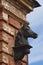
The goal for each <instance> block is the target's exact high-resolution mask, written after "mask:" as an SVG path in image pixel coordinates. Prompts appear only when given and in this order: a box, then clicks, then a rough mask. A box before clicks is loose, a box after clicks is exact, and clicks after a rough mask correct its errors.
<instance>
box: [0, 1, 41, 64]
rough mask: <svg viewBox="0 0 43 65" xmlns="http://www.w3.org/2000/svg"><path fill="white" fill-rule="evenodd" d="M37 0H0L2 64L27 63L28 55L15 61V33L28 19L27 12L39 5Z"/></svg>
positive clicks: (0, 61)
mask: <svg viewBox="0 0 43 65" xmlns="http://www.w3.org/2000/svg"><path fill="white" fill-rule="evenodd" d="M39 6H40V4H39V3H38V2H37V1H36V0H0V65H27V64H28V55H26V56H25V57H24V58H23V60H22V61H19V62H15V61H14V59H13V56H12V55H13V50H12V47H13V46H14V40H15V35H16V33H17V32H18V29H19V28H20V27H21V26H22V25H23V24H29V23H28V22H27V21H26V14H28V13H30V12H31V11H33V9H34V8H36V7H39Z"/></svg>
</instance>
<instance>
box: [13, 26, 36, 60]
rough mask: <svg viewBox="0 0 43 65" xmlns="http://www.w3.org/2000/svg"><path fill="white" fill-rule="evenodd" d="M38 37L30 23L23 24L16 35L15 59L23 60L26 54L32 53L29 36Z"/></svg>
mask: <svg viewBox="0 0 43 65" xmlns="http://www.w3.org/2000/svg"><path fill="white" fill-rule="evenodd" d="M29 37H31V38H34V39H35V38H37V34H36V33H35V32H33V31H32V30H31V28H30V27H29V26H28V25H23V27H21V28H20V29H19V31H18V33H17V35H16V38H15V45H14V46H15V47H13V49H14V59H15V60H16V61H18V60H22V59H23V57H24V56H25V55H26V54H29V53H30V48H32V46H31V45H29V43H28V38H29Z"/></svg>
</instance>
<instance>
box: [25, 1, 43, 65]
mask: <svg viewBox="0 0 43 65" xmlns="http://www.w3.org/2000/svg"><path fill="white" fill-rule="evenodd" d="M37 1H38V2H39V3H40V4H41V7H38V8H35V9H34V10H33V11H32V12H31V13H30V14H28V15H27V16H26V19H27V21H29V22H30V27H31V29H32V30H33V31H35V32H36V33H37V34H38V38H37V39H32V38H31V39H29V43H30V44H31V45H32V46H33V48H32V49H31V53H30V54H29V65H43V0H37Z"/></svg>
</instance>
